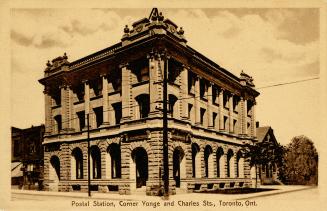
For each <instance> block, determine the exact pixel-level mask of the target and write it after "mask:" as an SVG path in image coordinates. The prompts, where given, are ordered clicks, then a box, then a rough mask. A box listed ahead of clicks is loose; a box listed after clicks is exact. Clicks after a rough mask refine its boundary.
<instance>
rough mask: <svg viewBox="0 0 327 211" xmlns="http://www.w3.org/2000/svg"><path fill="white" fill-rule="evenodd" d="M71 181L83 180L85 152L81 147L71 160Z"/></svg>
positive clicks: (76, 148)
mask: <svg viewBox="0 0 327 211" xmlns="http://www.w3.org/2000/svg"><path fill="white" fill-rule="evenodd" d="M70 162H71V163H70V170H71V172H70V175H71V179H83V152H82V150H81V149H80V148H79V147H75V148H74V149H73V150H72V153H71V159H70Z"/></svg>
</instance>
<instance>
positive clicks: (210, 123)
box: [207, 82, 213, 128]
mask: <svg viewBox="0 0 327 211" xmlns="http://www.w3.org/2000/svg"><path fill="white" fill-rule="evenodd" d="M212 86H213V83H211V82H209V86H208V92H207V99H208V101H207V118H208V127H209V128H213V118H212Z"/></svg>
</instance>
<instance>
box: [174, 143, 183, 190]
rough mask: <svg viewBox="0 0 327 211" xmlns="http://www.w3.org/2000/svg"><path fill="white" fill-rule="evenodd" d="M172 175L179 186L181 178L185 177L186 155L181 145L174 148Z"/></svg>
mask: <svg viewBox="0 0 327 211" xmlns="http://www.w3.org/2000/svg"><path fill="white" fill-rule="evenodd" d="M173 177H174V180H175V182H176V187H181V179H184V178H186V155H185V151H184V150H183V148H182V147H181V146H177V147H175V148H174V152H173Z"/></svg>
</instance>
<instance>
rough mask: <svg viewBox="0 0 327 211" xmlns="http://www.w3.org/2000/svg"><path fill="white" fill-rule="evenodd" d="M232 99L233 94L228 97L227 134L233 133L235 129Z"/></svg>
mask: <svg viewBox="0 0 327 211" xmlns="http://www.w3.org/2000/svg"><path fill="white" fill-rule="evenodd" d="M233 97H234V94H233V93H231V95H230V97H229V132H230V133H234V131H235V128H234V125H233V112H234V111H233Z"/></svg>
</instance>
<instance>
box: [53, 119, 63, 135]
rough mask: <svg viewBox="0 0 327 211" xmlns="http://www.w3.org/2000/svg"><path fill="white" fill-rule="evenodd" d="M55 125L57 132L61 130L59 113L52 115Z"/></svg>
mask: <svg viewBox="0 0 327 211" xmlns="http://www.w3.org/2000/svg"><path fill="white" fill-rule="evenodd" d="M54 119H55V121H56V125H57V128H56V129H57V132H58V133H59V132H60V131H61V130H62V122H61V115H57V116H55V117H54Z"/></svg>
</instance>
